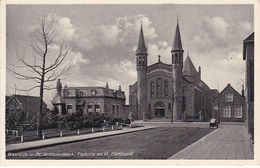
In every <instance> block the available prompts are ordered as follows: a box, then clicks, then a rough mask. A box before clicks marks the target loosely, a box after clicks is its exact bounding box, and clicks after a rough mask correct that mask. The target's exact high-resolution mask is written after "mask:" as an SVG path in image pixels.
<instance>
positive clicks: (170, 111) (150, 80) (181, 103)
mask: <svg viewBox="0 0 260 168" xmlns="http://www.w3.org/2000/svg"><path fill="white" fill-rule="evenodd" d="M183 53H184V50H183V48H182V41H181V35H180V30H179V24H178V21H177V26H176V32H175V37H174V40H173V45H172V50H171V58H172V62H171V63H163V62H162V61H161V60H160V56H158V62H157V63H154V64H152V65H150V66H148V65H147V60H148V54H147V49H146V46H145V40H144V34H143V30H142V25H141V30H140V36H139V42H138V46H137V50H136V69H137V82H136V83H134V84H133V85H130V86H129V106H130V111H131V112H132V113H133V114H134V116H135V119H139V120H140V119H142V120H147V119H156V118H158V119H170V118H171V119H172V120H173V121H186V120H193V121H194V120H200V121H202V120H208V119H209V118H211V117H212V112H213V98H214V97H213V96H214V95H212V90H211V89H210V88H209V87H208V86H207V85H206V83H205V82H203V81H202V80H201V67H199V68H198V70H196V68H195V67H194V65H193V63H192V61H191V59H190V57H189V55H188V54H187V58H186V60H185V61H184V63H183ZM169 54H170V53H169Z"/></svg>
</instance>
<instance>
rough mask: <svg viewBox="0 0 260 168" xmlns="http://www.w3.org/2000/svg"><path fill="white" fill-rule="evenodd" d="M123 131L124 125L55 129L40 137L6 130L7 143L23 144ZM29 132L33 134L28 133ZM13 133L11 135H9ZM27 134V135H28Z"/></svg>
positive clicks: (33, 132)
mask: <svg viewBox="0 0 260 168" xmlns="http://www.w3.org/2000/svg"><path fill="white" fill-rule="evenodd" d="M121 129H123V125H122V124H118V123H117V124H116V125H112V126H103V127H101V128H88V129H77V130H58V129H53V130H49V131H50V132H48V130H45V131H46V132H43V133H42V137H39V136H38V135H37V134H36V131H24V132H22V131H21V132H20V135H19V132H18V130H6V132H7V134H6V135H7V136H6V143H9V144H11V143H23V142H25V141H26V142H29V141H34V140H44V139H49V138H57V137H65V136H71V135H84V134H90V133H95V132H104V131H114V130H121ZM28 132H31V134H30V133H28ZM9 133H11V134H9ZM26 133H27V134H26Z"/></svg>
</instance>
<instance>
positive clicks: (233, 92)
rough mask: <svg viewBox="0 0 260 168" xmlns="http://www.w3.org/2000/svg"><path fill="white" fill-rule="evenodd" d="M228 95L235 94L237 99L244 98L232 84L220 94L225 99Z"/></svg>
mask: <svg viewBox="0 0 260 168" xmlns="http://www.w3.org/2000/svg"><path fill="white" fill-rule="evenodd" d="M227 94H233V95H234V96H236V97H241V98H243V96H242V95H241V94H240V93H238V92H237V91H236V90H235V89H234V88H233V87H232V86H231V85H230V84H228V85H227V86H226V87H225V88H224V89H223V90H222V91H221V92H220V96H221V97H223V96H225V95H227Z"/></svg>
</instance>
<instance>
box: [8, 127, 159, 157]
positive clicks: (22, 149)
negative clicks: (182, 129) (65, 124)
mask: <svg viewBox="0 0 260 168" xmlns="http://www.w3.org/2000/svg"><path fill="white" fill-rule="evenodd" d="M154 128H156V127H148V128H145V129H138V130H132V131H128V132H118V133H115V134H108V135H101V136H97V137H85V138H82V139H76V140H68V141H63V142H54V143H50V144H43V145H41V146H29V147H24V148H20V149H7V147H6V151H5V152H6V153H8V152H21V151H24V150H29V149H39V148H43V147H50V146H55V145H62V144H67V143H73V142H80V141H85V140H91V139H97V138H103V137H109V136H114V135H121V134H128V133H133V132H138V131H145V130H150V129H154ZM86 135H87V134H86ZM92 135H93V134H92ZM75 136H78V135H75ZM68 137H73V136H68ZM68 137H63V138H64V139H65V138H68ZM43 141H44V140H43ZM31 142H36V141H31ZM22 144H23V143H21V145H22Z"/></svg>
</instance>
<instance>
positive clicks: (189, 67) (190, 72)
mask: <svg viewBox="0 0 260 168" xmlns="http://www.w3.org/2000/svg"><path fill="white" fill-rule="evenodd" d="M197 74H198V72H197V70H196V68H195V67H194V65H193V63H192V61H191V59H190V57H189V56H187V58H186V59H185V61H184V67H183V75H187V76H193V77H197Z"/></svg>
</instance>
